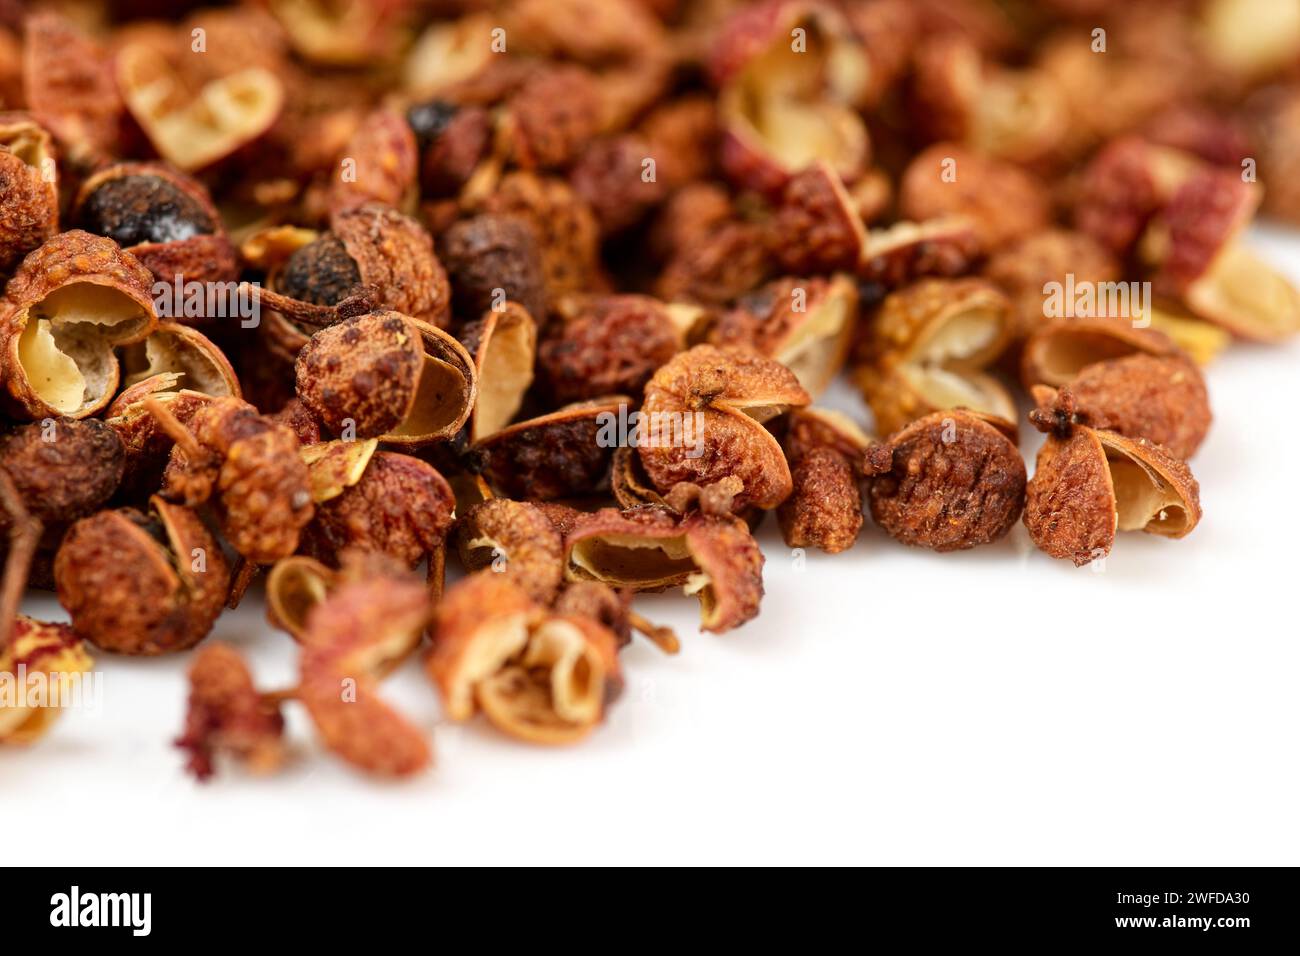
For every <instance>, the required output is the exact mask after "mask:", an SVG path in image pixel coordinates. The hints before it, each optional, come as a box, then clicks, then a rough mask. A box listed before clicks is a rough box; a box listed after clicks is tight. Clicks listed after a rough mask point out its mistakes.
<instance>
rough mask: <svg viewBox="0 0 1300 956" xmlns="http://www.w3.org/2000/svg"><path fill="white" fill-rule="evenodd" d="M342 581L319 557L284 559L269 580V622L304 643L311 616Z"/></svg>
mask: <svg viewBox="0 0 1300 956" xmlns="http://www.w3.org/2000/svg"><path fill="white" fill-rule="evenodd" d="M338 581H339V572H338V571H337V570H336V569H334V568H331V567H328V566H326V565H324V564H322V563H321V562H319V561H317V560H316V559H315V558H309V557H307V556H306V555H302V554H294V555H290V556H289V557H287V558H281V559H280V560H279V561H277V562H275V564H274V565H272V567H271V572H270V573H269V574H268V575H267V577H266V617H267V620H268V621H270V622H271V625H272V626H273V627H278V628H280V629H281V630H284V631H287V632H288V634H289V636H291V637H292V638H293V639H294V640H295V641H298V642H299V643H301V642H302V639H303V635H304V634H305V633H306V632H307V615H308V614H310V613H311V611H312V609H313V608H315V607H316V606H317V605H318V604H320V603H321V602H322V601H324V600H325V598H326V596H328V594H329V592H330V590H331V589H332V588H333V587H335V586H336V585H337V584H338Z"/></svg>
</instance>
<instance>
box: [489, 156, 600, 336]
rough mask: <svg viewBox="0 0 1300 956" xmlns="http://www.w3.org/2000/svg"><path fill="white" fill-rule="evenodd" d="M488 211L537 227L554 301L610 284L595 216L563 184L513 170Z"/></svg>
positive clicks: (495, 192) (549, 296)
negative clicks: (601, 252) (607, 278)
mask: <svg viewBox="0 0 1300 956" xmlns="http://www.w3.org/2000/svg"><path fill="white" fill-rule="evenodd" d="M483 211H484V212H485V213H488V214H491V215H497V216H511V217H514V218H516V219H521V220H524V221H525V222H526V223H527V224H528V225H529V226H530V227H531V228H532V230H533V235H534V238H535V240H536V243H537V248H538V253H539V255H540V257H541V265H542V276H543V280H544V282H545V286H546V297H547V299H548V300H549V301H556V300H558V299H559V297H561V296H563V295H566V294H568V293H574V292H590V291H592V290H593V289H599V288H601V287H602V286H603V285H604V284H605V279H604V277H603V271H602V267H601V264H600V228H599V225H598V224H597V222H596V216H595V213H593V212H592V210H591V207H590V206H588V205H587V203H586V202H584V201H583V200H582V198H581V197H579V196H578V194H577V193H576V192H574V190H573V187H572V186H570V185H569V184H568V183H567V182H565V181H564V180H563V179H560V178H558V177H555V176H546V175H542V174H539V173H534V172H530V171H527V170H512V171H511V172H508V173H506V174H505V175H504V176H502V177H501V179H500V181H499V182H498V183H497V184H496V187H495V189H493V191H492V192H491V194H490V195H488V196H486V197H485V198H484V199H483ZM534 318H538V319H540V318H541V316H538V315H534Z"/></svg>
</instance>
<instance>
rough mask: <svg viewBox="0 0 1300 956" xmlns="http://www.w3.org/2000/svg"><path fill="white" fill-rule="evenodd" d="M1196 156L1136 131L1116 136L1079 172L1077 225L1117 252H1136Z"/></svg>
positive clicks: (1193, 165) (1191, 168) (1190, 171)
mask: <svg viewBox="0 0 1300 956" xmlns="http://www.w3.org/2000/svg"><path fill="white" fill-rule="evenodd" d="M1198 165H1199V164H1198V163H1197V161H1196V159H1195V157H1193V156H1189V155H1188V154H1186V153H1184V152H1182V151H1181V150H1177V149H1170V148H1168V147H1164V146H1156V145H1154V144H1152V143H1148V142H1147V141H1146V140H1143V139H1141V138H1139V137H1136V136H1124V137H1120V138H1119V139H1116V140H1113V141H1112V142H1110V143H1108V144H1107V145H1106V146H1105V147H1104V148H1103V149H1101V150H1100V151H1099V152H1098V153H1097V154H1096V155H1095V156H1094V157H1093V158H1092V160H1091V161H1090V162H1089V163H1088V165H1087V166H1086V167H1084V169H1083V171H1082V172H1081V173H1080V174H1079V177H1078V186H1077V189H1076V191H1075V192H1076V194H1075V196H1074V224H1075V228H1076V229H1078V230H1079V231H1080V232H1082V233H1085V234H1086V235H1089V236H1092V237H1093V238H1094V239H1096V240H1097V241H1098V242H1100V243H1101V244H1102V245H1104V246H1106V247H1107V248H1108V249H1110V250H1111V251H1112V252H1113V253H1115V255H1117V256H1119V257H1121V258H1124V257H1127V256H1128V255H1130V254H1131V253H1132V252H1133V251H1134V249H1135V247H1136V246H1137V243H1138V241H1139V240H1140V239H1141V238H1142V234H1143V232H1144V231H1145V230H1146V228H1147V224H1148V223H1149V222H1150V221H1151V218H1152V216H1154V215H1155V213H1156V212H1157V211H1158V210H1159V209H1160V208H1161V207H1162V206H1164V204H1165V203H1167V202H1168V201H1169V200H1170V198H1171V197H1172V196H1173V195H1174V193H1175V192H1176V191H1177V190H1178V188H1179V186H1180V185H1181V184H1182V183H1184V182H1185V181H1186V180H1187V179H1188V177H1189V176H1191V175H1192V174H1193V173H1194V172H1195V170H1196V169H1197V168H1198Z"/></svg>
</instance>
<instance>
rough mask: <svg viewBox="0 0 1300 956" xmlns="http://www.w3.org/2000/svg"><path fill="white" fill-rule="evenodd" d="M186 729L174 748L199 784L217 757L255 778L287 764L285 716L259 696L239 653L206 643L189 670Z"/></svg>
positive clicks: (211, 770)
mask: <svg viewBox="0 0 1300 956" xmlns="http://www.w3.org/2000/svg"><path fill="white" fill-rule="evenodd" d="M189 682H190V696H189V701H188V703H187V705H186V711H185V728H184V731H183V732H182V734H181V736H180V737H178V738H177V740H176V746H178V747H180V748H181V749H182V750H184V751H186V753H187V754H188V755H189V756H188V760H187V761H186V765H185V769H186V770H188V771H189V772H190V773H191V774H193V775H194V777H195V778H196V779H198V780H207V779H209V778H210V777H212V775H213V774H214V773H215V772H216V766H215V758H216V757H217V755H218V754H220V755H222V756H226V757H230V758H232V759H234V760H236V761H237V762H238V763H239V764H240V765H241V766H243V767H245V768H246V769H247V770H248V771H249V772H251V773H254V774H268V773H274V772H275V771H276V770H278V769H279V768H280V766H281V764H283V762H284V758H285V752H284V751H285V748H284V742H283V740H282V737H283V734H284V718H283V717H282V716H281V714H280V707H279V703H278V702H277V701H276V700H274V699H272V698H270V697H269V696H267V695H265V694H261V693H259V692H258V690H257V688H256V687H255V686H254V684H253V675H252V674H251V673H250V671H249V669H248V665H247V664H246V663H245V662H244V659H243V657H242V656H241V655H240V653H239V651H237V650H235V648H233V647H231V646H230V645H229V644H206V645H204V646H203V647H202V648H200V649H199V651H198V652H197V653H196V654H195V655H194V663H192V664H191V665H190V669H189Z"/></svg>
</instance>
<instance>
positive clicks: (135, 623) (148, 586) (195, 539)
mask: <svg viewBox="0 0 1300 956" xmlns="http://www.w3.org/2000/svg"><path fill="white" fill-rule="evenodd" d="M54 582H55V586H56V588H57V590H58V595H59V603H60V604H62V605H63V607H64V608H65V609H66V610H67V612H68V615H69V617H70V618H71V621H72V626H73V628H74V629H75V630H76V632H77V633H78V634H80V635H81V636H82V637H84V638H86V640H88V641H90V642H91V643H92V644H94V645H95V646H96V647H100V648H103V649H104V650H106V651H114V652H116V653H119V654H141V655H150V656H152V655H157V654H165V653H168V652H171V651H180V650H184V649H186V648H188V647H192V646H193V645H194V644H197V643H198V642H199V641H201V640H202V639H203V638H204V637H205V636H206V635H207V633H208V631H209V630H211V628H212V624H213V622H214V621H216V619H217V615H218V614H220V613H221V608H222V605H223V604H224V603H225V600H226V594H227V592H228V591H229V590H230V567H229V565H228V564H227V562H226V557H225V553H224V552H223V551H222V549H221V545H220V543H219V542H218V541H217V539H216V538H215V537H213V535H212V533H211V532H209V531H208V529H207V528H206V527H205V526H204V524H203V521H202V520H201V519H200V518H199V516H198V515H197V514H196V513H195V512H194V511H192V510H191V509H189V508H186V507H183V506H181V505H174V504H171V503H169V502H167V501H165V500H163V499H162V498H160V497H158V496H154V497H153V498H152V499H151V500H150V502H149V513H148V514H144V513H142V512H140V511H137V510H135V509H134V508H120V509H118V510H116V511H101V512H99V513H98V514H95V515H92V516H90V517H89V518H83V519H82V520H80V521H78V522H77V523H76V524H74V525H73V526H72V527H71V528H70V529H69V530H68V533H67V534H66V535H65V536H64V538H63V543H62V544H61V545H60V546H59V551H58V554H57V555H55V558H54Z"/></svg>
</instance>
